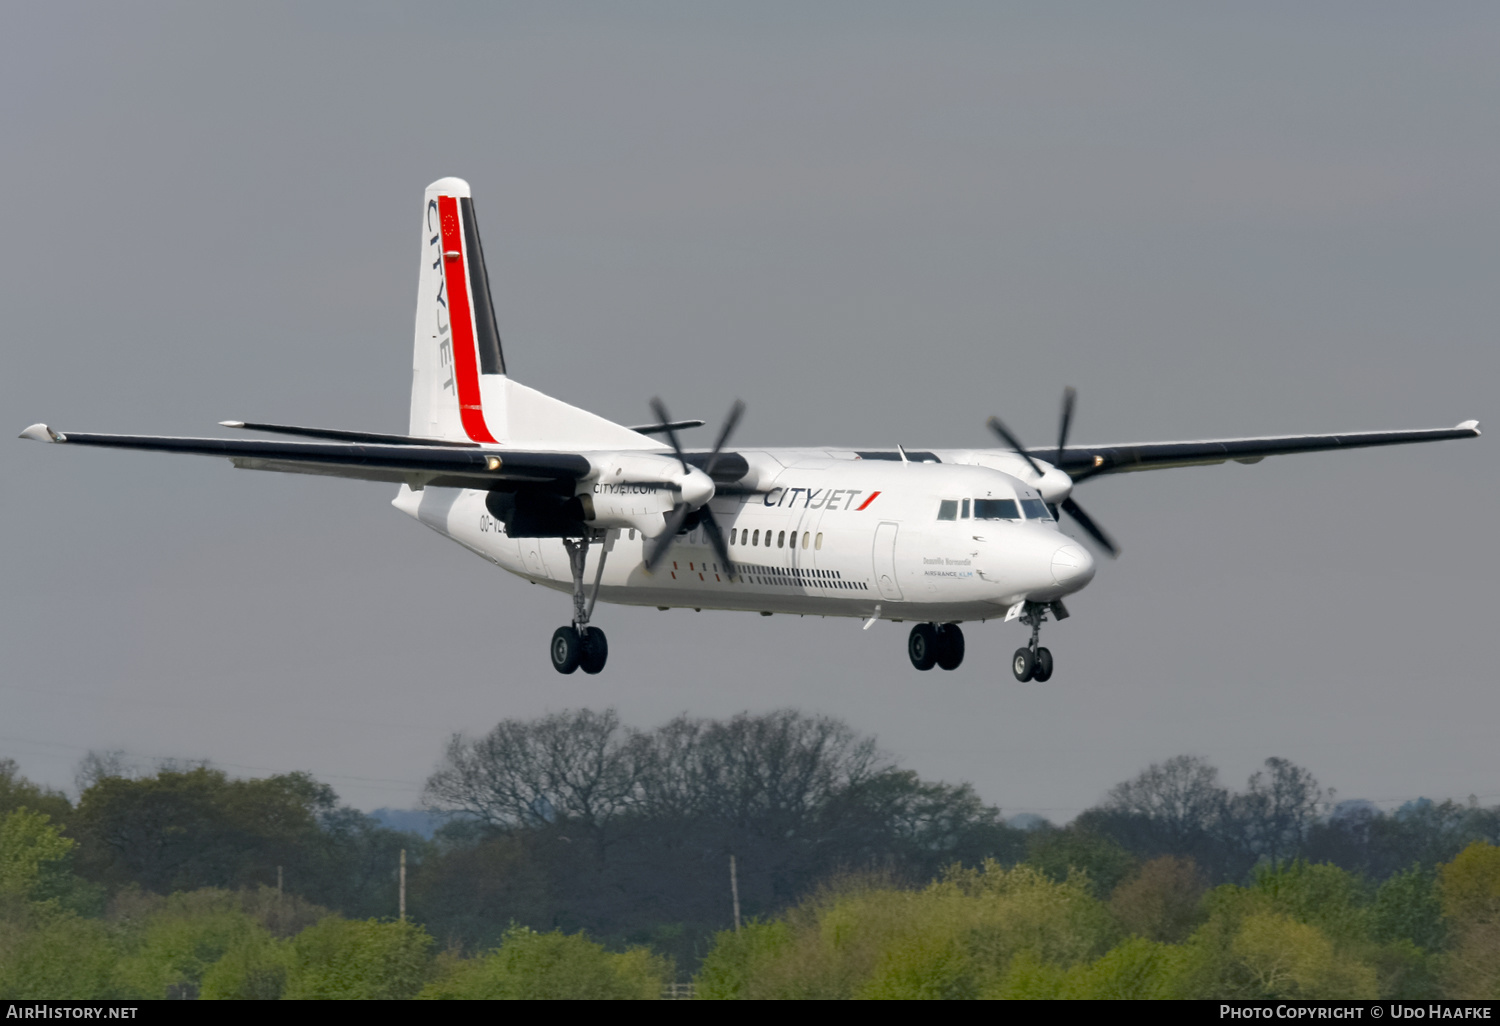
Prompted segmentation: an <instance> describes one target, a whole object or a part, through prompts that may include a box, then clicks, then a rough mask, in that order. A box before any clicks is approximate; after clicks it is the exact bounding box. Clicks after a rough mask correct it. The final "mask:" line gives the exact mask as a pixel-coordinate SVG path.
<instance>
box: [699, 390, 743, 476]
mask: <svg viewBox="0 0 1500 1026" xmlns="http://www.w3.org/2000/svg"><path fill="white" fill-rule="evenodd" d="M744 412H745V404H744V403H742V402H740V401H739V400H738V399H736V400H735V401H734V405H733V406H731V407H729V416H727V417H725V418H724V426H723V427H722V428H720V429H719V439H718V441H716V442H714V451H713V453H712V454H711V455H710V456H709V457H708V465H707V466H705V467H704V468H703V472H704V473H705V474H707V475H708V476H709V477H713V476H714V467H715V465H717V464H718V462H719V450H721V449H723V448H724V443H725V442H727V441H729V436H730V434H731V433H732V432H733V431H734V428H735V425H737V424H738V423H739V422H740V417H741V416H742V415H743V414H744Z"/></svg>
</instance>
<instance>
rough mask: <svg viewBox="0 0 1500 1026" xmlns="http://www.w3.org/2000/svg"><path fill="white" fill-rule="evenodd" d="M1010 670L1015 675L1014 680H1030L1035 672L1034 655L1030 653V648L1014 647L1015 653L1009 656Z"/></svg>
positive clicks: (1023, 681)
mask: <svg viewBox="0 0 1500 1026" xmlns="http://www.w3.org/2000/svg"><path fill="white" fill-rule="evenodd" d="M1010 670H1011V672H1012V673H1014V674H1015V675H1016V680H1018V681H1021V682H1022V683H1023V684H1024V683H1025V682H1026V681H1028V680H1030V679H1031V675H1032V674H1033V673H1035V672H1036V657H1035V656H1033V655H1032V654H1031V649H1029V648H1018V649H1016V654H1015V655H1014V656H1012V657H1011V661H1010Z"/></svg>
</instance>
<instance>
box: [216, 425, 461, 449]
mask: <svg viewBox="0 0 1500 1026" xmlns="http://www.w3.org/2000/svg"><path fill="white" fill-rule="evenodd" d="M219 426H220V427H227V428H243V429H244V430H246V431H265V432H268V433H270V434H273V435H298V436H301V437H303V438H327V439H330V440H332V441H335V442H358V443H362V444H365V445H447V446H457V447H458V448H462V449H477V448H479V443H478V442H456V441H451V440H449V439H447V438H416V437H414V436H412V435H386V434H381V433H379V432H376V431H342V430H340V429H338V428H311V427H298V426H297V425H295V424H255V423H251V422H250V421H244V420H221V421H219Z"/></svg>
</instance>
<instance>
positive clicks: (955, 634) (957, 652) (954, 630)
mask: <svg viewBox="0 0 1500 1026" xmlns="http://www.w3.org/2000/svg"><path fill="white" fill-rule="evenodd" d="M906 654H907V656H908V657H910V659H911V664H912V665H913V666H915V667H916V668H917V669H919V670H930V669H932V668H933V667H934V666H941V667H942V668H943V669H945V670H956V669H958V667H959V665H960V664H961V663H963V661H964V632H963V631H962V630H961V629H960V628H959V626H958V624H956V623H919V624H917V625H916V626H915V627H913V628H912V629H911V634H910V635H909V636H908V637H907V639H906Z"/></svg>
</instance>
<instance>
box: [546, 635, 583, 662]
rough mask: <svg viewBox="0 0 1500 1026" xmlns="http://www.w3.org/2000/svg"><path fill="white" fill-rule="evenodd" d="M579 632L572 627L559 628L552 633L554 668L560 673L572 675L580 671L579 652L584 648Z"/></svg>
mask: <svg viewBox="0 0 1500 1026" xmlns="http://www.w3.org/2000/svg"><path fill="white" fill-rule="evenodd" d="M582 647H583V646H582V644H581V643H580V639H579V637H578V632H577V631H576V630H574V629H573V628H572V627H559V628H558V629H557V630H555V631H553V632H552V648H551V654H552V668H553V669H554V670H556V671H557V672H558V673H572V672H573V671H574V670H576V669H578V656H579V650H580V649H581V648H582Z"/></svg>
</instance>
